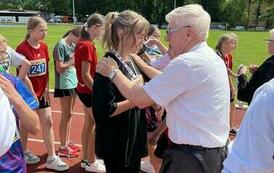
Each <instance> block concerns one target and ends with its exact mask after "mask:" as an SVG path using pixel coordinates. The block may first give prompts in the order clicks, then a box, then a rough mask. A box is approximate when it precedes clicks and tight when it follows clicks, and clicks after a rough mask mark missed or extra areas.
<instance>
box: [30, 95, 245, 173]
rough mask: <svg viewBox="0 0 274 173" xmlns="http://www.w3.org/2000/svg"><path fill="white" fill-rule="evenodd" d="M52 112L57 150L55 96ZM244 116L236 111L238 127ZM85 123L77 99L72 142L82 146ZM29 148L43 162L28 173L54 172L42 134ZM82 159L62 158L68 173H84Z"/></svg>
mask: <svg viewBox="0 0 274 173" xmlns="http://www.w3.org/2000/svg"><path fill="white" fill-rule="evenodd" d="M50 99H51V110H52V118H53V130H54V135H55V149H56V150H57V149H58V147H59V141H60V138H59V130H58V126H59V122H60V118H61V114H60V113H61V112H60V110H61V108H60V103H59V100H58V99H56V98H53V96H52V95H51V98H50ZM243 115H244V110H239V109H238V110H236V112H235V124H236V127H239V125H240V122H241V120H242V118H243ZM83 121H84V116H83V107H82V103H81V102H80V101H79V99H78V98H77V99H76V103H75V106H74V114H73V117H72V123H71V140H72V141H73V142H74V143H75V144H79V145H80V144H81V131H82V127H83ZM28 148H29V149H30V150H31V151H33V153H35V154H37V155H38V156H39V157H40V159H41V161H40V163H37V164H35V165H28V167H27V168H28V173H34V172H35V173H36V172H37V173H38V172H39V173H42V172H43V173H44V172H54V171H51V170H48V169H46V168H45V162H46V158H47V154H46V149H45V146H44V144H43V140H42V134H41V132H40V133H39V134H38V135H36V136H32V135H31V136H30V137H29V141H28ZM81 158H82V153H81V152H80V155H79V156H78V157H77V158H70V159H68V158H65V157H62V159H63V160H64V161H65V162H66V163H68V164H69V166H70V169H69V170H68V171H65V172H68V173H82V172H83V173H84V172H85V171H84V169H82V168H81V167H80V161H81Z"/></svg>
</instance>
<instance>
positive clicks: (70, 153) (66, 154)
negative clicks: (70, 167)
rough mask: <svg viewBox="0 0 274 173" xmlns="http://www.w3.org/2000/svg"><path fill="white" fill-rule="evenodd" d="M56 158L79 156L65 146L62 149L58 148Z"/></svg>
mask: <svg viewBox="0 0 274 173" xmlns="http://www.w3.org/2000/svg"><path fill="white" fill-rule="evenodd" d="M58 156H61V157H68V158H74V157H78V156H79V154H78V153H77V152H76V151H74V150H72V149H71V148H70V147H69V146H67V147H65V148H63V149H62V148H61V147H59V149H58Z"/></svg>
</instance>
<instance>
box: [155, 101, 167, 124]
mask: <svg viewBox="0 0 274 173" xmlns="http://www.w3.org/2000/svg"><path fill="white" fill-rule="evenodd" d="M152 107H153V109H154V110H155V114H156V119H157V120H158V121H161V120H162V116H163V113H164V111H165V109H164V108H163V107H161V106H159V105H157V104H155V105H153V106H152Z"/></svg>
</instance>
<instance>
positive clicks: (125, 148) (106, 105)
mask: <svg viewBox="0 0 274 173" xmlns="http://www.w3.org/2000/svg"><path fill="white" fill-rule="evenodd" d="M108 56H110V57H112V58H113V59H114V60H115V61H116V62H117V64H118V66H119V69H120V70H121V71H122V72H123V73H124V74H125V75H126V76H127V77H128V78H130V77H129V76H130V75H129V74H128V72H127V70H126V69H125V68H124V66H123V65H122V64H121V63H120V61H119V60H118V59H117V58H116V57H115V55H113V54H112V53H106V55H105V57H108ZM135 69H137V67H136V68H135ZM138 73H140V72H139V71H138ZM124 100H126V99H125V98H124V97H123V96H122V94H121V93H120V92H119V90H118V89H117V87H116V86H115V85H114V84H113V83H112V82H111V81H110V80H109V79H108V78H107V77H104V76H102V75H100V74H98V73H96V74H95V78H94V84H93V97H92V109H93V115H94V119H95V122H96V142H95V143H96V145H95V150H96V154H97V156H99V157H102V158H104V157H108V158H117V159H121V160H123V161H124V163H125V165H129V164H130V163H133V162H134V161H136V160H137V159H140V158H142V157H144V156H146V155H147V135H146V119H145V116H144V113H142V111H143V110H141V109H139V108H137V107H135V108H133V109H130V110H127V111H125V112H123V113H121V114H119V115H117V116H114V117H110V116H111V114H112V113H113V112H114V111H115V110H116V107H117V102H120V101H124Z"/></svg>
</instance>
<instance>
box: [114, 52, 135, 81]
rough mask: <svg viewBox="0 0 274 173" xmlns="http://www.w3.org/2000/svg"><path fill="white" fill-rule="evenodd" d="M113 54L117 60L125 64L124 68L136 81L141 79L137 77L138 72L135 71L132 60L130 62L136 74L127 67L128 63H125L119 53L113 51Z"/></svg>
mask: <svg viewBox="0 0 274 173" xmlns="http://www.w3.org/2000/svg"><path fill="white" fill-rule="evenodd" d="M111 53H113V54H114V55H115V56H116V57H117V59H118V60H119V61H120V62H121V63H122V64H123V66H124V67H125V68H126V70H127V71H128V73H129V74H130V76H131V77H132V78H133V80H134V79H137V78H138V77H139V75H137V70H136V69H135V66H134V64H133V63H132V61H131V60H130V61H129V62H130V63H131V65H132V68H133V70H134V72H133V71H132V69H131V68H130V67H129V66H128V65H127V63H126V62H125V60H124V59H123V58H122V57H121V56H120V55H119V53H118V52H117V51H115V50H111Z"/></svg>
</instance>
